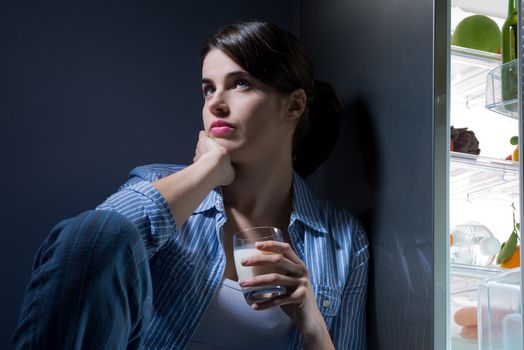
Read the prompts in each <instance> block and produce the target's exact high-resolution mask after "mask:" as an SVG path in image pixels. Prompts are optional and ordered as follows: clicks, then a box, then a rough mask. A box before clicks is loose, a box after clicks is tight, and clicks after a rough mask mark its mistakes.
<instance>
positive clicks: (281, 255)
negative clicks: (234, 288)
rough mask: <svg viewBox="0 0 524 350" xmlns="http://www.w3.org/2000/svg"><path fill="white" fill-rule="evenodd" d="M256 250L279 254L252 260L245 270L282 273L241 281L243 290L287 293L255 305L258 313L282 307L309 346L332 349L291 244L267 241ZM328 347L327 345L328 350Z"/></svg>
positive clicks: (301, 266) (260, 256) (261, 256)
mask: <svg viewBox="0 0 524 350" xmlns="http://www.w3.org/2000/svg"><path fill="white" fill-rule="evenodd" d="M257 249H260V250H264V251H271V252H274V253H276V254H260V255H255V256H251V257H249V258H248V260H247V261H245V262H243V265H245V266H274V267H276V269H277V270H278V271H279V273H271V274H267V275H260V276H256V277H253V278H250V279H248V280H242V281H240V285H241V286H242V287H255V286H263V285H280V286H284V287H286V289H287V293H286V294H285V295H283V296H281V297H277V298H275V299H272V300H269V301H267V302H263V303H257V304H253V305H252V307H253V308H254V309H255V310H265V309H268V308H271V307H275V306H280V307H281V308H282V310H284V312H285V313H286V314H287V315H288V316H289V317H290V318H291V319H292V320H293V322H294V324H295V327H297V329H298V330H299V331H300V332H301V333H302V335H303V336H304V339H305V342H306V344H305V345H306V348H314V347H310V346H307V343H308V342H309V343H310V345H311V344H317V345H318V344H322V349H329V348H330V347H329V345H331V346H332V343H331V339H330V337H329V332H328V331H327V328H326V324H325V322H324V318H323V317H322V314H321V313H320V311H319V309H318V307H317V303H316V299H315V294H314V292H313V287H312V286H311V282H310V279H309V273H308V270H307V267H306V266H305V264H304V262H303V261H302V260H300V258H299V257H298V256H297V255H296V253H295V252H294V250H293V248H291V246H290V245H289V244H288V243H283V242H277V241H264V242H258V243H257ZM326 345H328V346H327V347H326Z"/></svg>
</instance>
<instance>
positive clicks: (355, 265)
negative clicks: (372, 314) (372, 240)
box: [330, 223, 369, 350]
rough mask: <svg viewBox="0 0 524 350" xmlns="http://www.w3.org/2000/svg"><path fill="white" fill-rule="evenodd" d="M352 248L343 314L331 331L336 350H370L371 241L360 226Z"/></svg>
mask: <svg viewBox="0 0 524 350" xmlns="http://www.w3.org/2000/svg"><path fill="white" fill-rule="evenodd" d="M355 232H356V235H355V236H354V237H353V241H352V244H351V270H350V271H349V274H348V277H347V279H346V283H345V286H344V290H343V292H342V296H341V299H342V300H341V305H340V310H339V312H338V314H337V316H336V317H335V319H334V320H333V324H332V326H331V329H330V334H331V339H332V341H333V344H334V345H335V349H354V350H359V349H366V346H367V344H366V293H367V284H368V260H369V252H368V240H367V238H366V234H365V232H364V229H363V228H362V226H361V225H360V223H358V224H357V229H356V230H355Z"/></svg>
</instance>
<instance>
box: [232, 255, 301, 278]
mask: <svg viewBox="0 0 524 350" xmlns="http://www.w3.org/2000/svg"><path fill="white" fill-rule="evenodd" d="M261 253H262V254H258V255H252V256H250V257H248V258H247V259H245V260H242V262H241V263H242V265H244V266H272V267H275V268H277V269H278V270H280V271H282V273H283V274H286V275H292V276H302V274H303V273H304V268H303V266H301V265H298V264H296V263H294V262H292V261H291V260H289V259H287V258H285V257H284V256H283V255H282V254H278V253H277V254H267V253H266V254H264V253H263V252H261Z"/></svg>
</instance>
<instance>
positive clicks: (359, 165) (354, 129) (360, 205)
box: [308, 98, 382, 221]
mask: <svg viewBox="0 0 524 350" xmlns="http://www.w3.org/2000/svg"><path fill="white" fill-rule="evenodd" d="M381 179H382V171H381V155H380V154H379V140H378V138H377V135H376V128H375V126H374V124H373V118H372V115H371V112H370V109H369V108H368V106H367V103H366V102H365V100H364V99H361V98H355V99H354V100H352V101H350V102H349V103H347V104H346V105H345V106H344V109H343V115H342V120H341V123H340V133H339V136H338V141H337V144H336V146H335V148H334V149H333V151H332V152H331V155H330V157H329V158H328V160H327V161H326V162H325V163H324V164H323V165H322V167H320V168H319V169H318V170H317V171H316V172H315V173H314V174H313V175H312V176H311V177H310V178H308V183H310V185H311V187H312V188H313V189H314V190H315V192H317V193H320V194H321V197H323V198H326V199H328V200H330V201H332V202H334V203H335V204H337V205H338V206H340V207H342V208H345V209H348V210H350V211H351V212H352V213H354V214H356V215H358V216H360V217H361V218H362V219H364V218H365V217H366V216H368V211H370V210H371V209H372V208H373V207H374V206H375V203H376V200H377V197H378V194H379V193H380V189H381ZM364 221H365V220H364Z"/></svg>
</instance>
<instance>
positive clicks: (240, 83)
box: [235, 79, 250, 88]
mask: <svg viewBox="0 0 524 350" xmlns="http://www.w3.org/2000/svg"><path fill="white" fill-rule="evenodd" d="M235 86H238V87H240V88H247V87H249V86H250V85H249V82H248V81H247V80H244V79H238V80H237V81H235Z"/></svg>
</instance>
